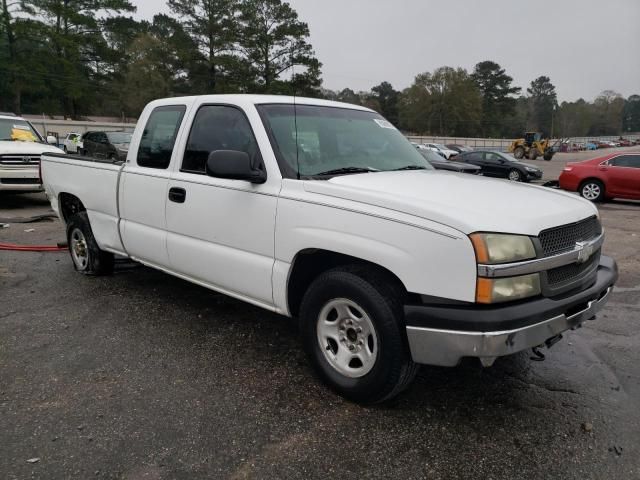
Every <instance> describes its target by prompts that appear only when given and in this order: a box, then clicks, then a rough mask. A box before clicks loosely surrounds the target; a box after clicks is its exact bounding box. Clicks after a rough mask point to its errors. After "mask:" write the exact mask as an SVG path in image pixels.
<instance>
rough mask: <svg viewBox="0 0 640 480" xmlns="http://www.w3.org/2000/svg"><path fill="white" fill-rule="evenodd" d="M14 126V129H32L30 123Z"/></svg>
mask: <svg viewBox="0 0 640 480" xmlns="http://www.w3.org/2000/svg"><path fill="white" fill-rule="evenodd" d="M13 128H14V130H27V131H28V132H30V131H31V129H30V128H29V126H28V125H14V126H13Z"/></svg>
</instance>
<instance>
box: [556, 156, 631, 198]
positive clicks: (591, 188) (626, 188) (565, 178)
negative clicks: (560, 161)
mask: <svg viewBox="0 0 640 480" xmlns="http://www.w3.org/2000/svg"><path fill="white" fill-rule="evenodd" d="M559 183H560V188H563V189H565V190H569V191H570V192H578V193H580V195H582V196H583V197H584V198H586V199H587V200H591V201H592V202H602V201H605V200H607V199H611V198H626V199H632V200H640V152H635V153H617V154H611V155H606V156H604V157H598V158H593V159H591V160H586V161H584V162H578V163H568V164H567V166H566V167H564V169H563V171H562V173H561V174H560V179H559Z"/></svg>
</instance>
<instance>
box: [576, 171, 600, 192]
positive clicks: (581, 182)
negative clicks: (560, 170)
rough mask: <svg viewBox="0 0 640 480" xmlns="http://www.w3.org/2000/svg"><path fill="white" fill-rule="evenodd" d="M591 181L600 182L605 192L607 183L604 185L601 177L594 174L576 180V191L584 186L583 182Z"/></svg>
mask: <svg viewBox="0 0 640 480" xmlns="http://www.w3.org/2000/svg"><path fill="white" fill-rule="evenodd" d="M593 181H596V182H598V183H601V184H602V188H604V191H605V193H606V191H607V185H606V183H605V181H604V180H603V179H601V178H600V177H596V176H595V175H590V176H588V177H586V178H584V179H582V180H580V181H579V182H578V192H580V190H582V187H584V185H585V183H588V182H593Z"/></svg>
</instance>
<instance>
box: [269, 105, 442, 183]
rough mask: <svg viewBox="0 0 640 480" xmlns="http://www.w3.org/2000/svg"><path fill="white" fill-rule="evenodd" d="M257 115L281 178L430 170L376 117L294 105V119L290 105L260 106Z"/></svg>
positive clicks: (329, 108) (346, 111)
mask: <svg viewBox="0 0 640 480" xmlns="http://www.w3.org/2000/svg"><path fill="white" fill-rule="evenodd" d="M258 110H259V112H260V115H261V117H262V120H263V122H264V123H265V126H266V127H267V130H270V131H271V137H272V141H273V143H274V145H273V147H274V150H275V151H276V154H277V155H278V160H279V163H280V168H281V170H282V173H283V176H285V177H288V178H296V177H297V176H298V172H299V174H300V176H304V177H309V176H318V175H324V174H326V175H333V174H336V175H337V174H342V173H362V172H365V171H371V172H375V171H389V170H398V169H410V168H421V169H428V170H431V169H432V167H431V165H430V164H429V162H427V161H426V160H425V159H424V158H423V157H422V156H421V155H420V154H419V153H418V152H417V151H416V149H415V147H414V146H413V145H411V143H410V142H409V141H408V140H407V139H406V138H405V137H404V135H402V134H401V133H400V132H399V131H398V130H396V128H395V127H394V126H393V125H391V124H390V123H389V122H388V121H386V120H385V119H384V118H382V117H381V116H380V115H378V114H377V113H374V112H367V111H362V110H351V109H347V108H335V107H320V106H311V105H297V106H296V107H295V113H294V106H293V105H261V106H258ZM296 127H297V128H296ZM296 137H297V138H296ZM296 139H297V144H296ZM340 170H343V171H340Z"/></svg>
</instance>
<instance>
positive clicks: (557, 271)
mask: <svg viewBox="0 0 640 480" xmlns="http://www.w3.org/2000/svg"><path fill="white" fill-rule="evenodd" d="M599 261H600V250H598V251H597V252H595V253H594V254H593V255H592V256H591V258H590V259H589V260H587V261H586V262H585V263H570V264H569V265H563V266H562V267H558V268H553V269H551V270H548V271H547V282H548V283H549V286H550V287H552V288H555V287H558V286H561V285H562V284H565V283H568V282H571V281H574V280H578V279H580V278H582V276H583V275H584V274H585V273H587V272H589V271H591V270H592V269H594V268H595V267H596V266H597V264H598V263H599Z"/></svg>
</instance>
